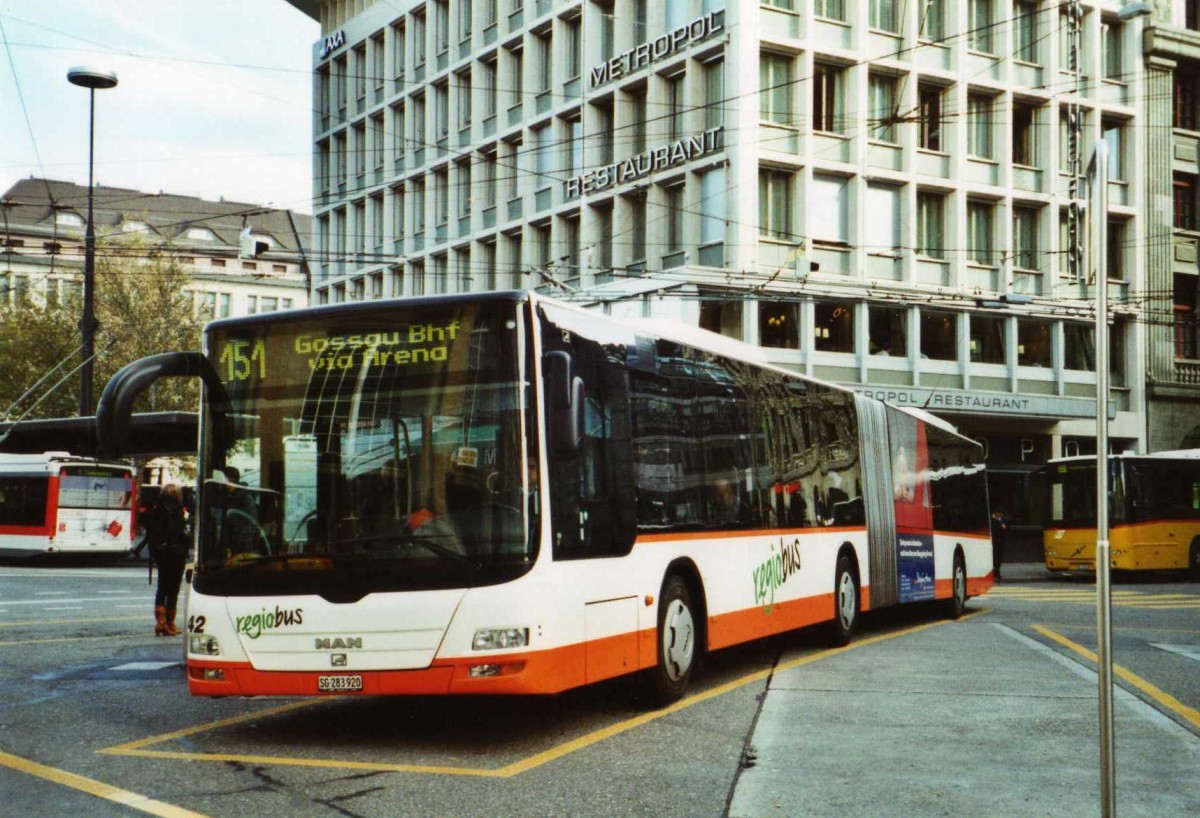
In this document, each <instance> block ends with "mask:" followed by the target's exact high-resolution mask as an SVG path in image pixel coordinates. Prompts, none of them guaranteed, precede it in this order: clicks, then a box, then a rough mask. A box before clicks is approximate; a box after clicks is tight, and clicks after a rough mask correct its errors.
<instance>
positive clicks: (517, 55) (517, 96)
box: [508, 48, 525, 108]
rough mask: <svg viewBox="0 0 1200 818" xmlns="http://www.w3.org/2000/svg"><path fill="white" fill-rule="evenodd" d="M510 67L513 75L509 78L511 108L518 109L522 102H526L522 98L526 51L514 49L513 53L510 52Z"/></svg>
mask: <svg viewBox="0 0 1200 818" xmlns="http://www.w3.org/2000/svg"><path fill="white" fill-rule="evenodd" d="M508 66H509V69H510V71H509V73H510V74H511V76H510V78H509V94H510V100H511V101H510V102H509V107H510V108H516V107H517V106H519V105H520V104H521V103H522V102H524V97H522V96H521V95H522V94H523V93H524V91H525V51H524V49H520V48H514V49H513V50H512V51H510V52H508Z"/></svg>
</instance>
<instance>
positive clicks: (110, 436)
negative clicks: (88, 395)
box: [96, 352, 228, 457]
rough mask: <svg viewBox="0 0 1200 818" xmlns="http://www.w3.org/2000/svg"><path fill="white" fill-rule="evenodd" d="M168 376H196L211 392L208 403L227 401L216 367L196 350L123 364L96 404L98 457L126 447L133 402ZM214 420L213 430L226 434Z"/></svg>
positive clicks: (108, 455)
mask: <svg viewBox="0 0 1200 818" xmlns="http://www.w3.org/2000/svg"><path fill="white" fill-rule="evenodd" d="M172 377H185V378H199V379H200V380H202V381H204V385H205V386H207V387H208V389H209V390H211V391H212V392H213V398H212V402H221V403H224V402H227V401H228V396H227V394H226V392H225V385H224V384H223V383H221V378H220V376H219V375H218V374H217V370H216V369H214V368H213V365H212V363H211V362H210V361H209V360H208V358H205V357H204V355H203V354H202V353H200V352H164V353H162V354H161V355H150V356H149V357H146V358H140V359H138V360H136V361H134V362H133V363H131V364H126V365H125V366H123V367H121V369H119V370H117V374H115V375H113V376H112V379H111V380H109V382H108V385H106V386H105V387H104V393H103V394H102V395H101V396H100V402H99V403H98V404H97V405H96V438H97V441H98V443H99V446H100V454H101V456H102V457H120V456H121V455H122V454H123V453H124V452H125V451H127V450H128V449H129V422H130V417H131V416H132V414H133V404H134V401H136V400H137V398H138V396H139V395H141V394H142V392H144V391H146V389H148V388H149V387H150V385H151V384H153V383H154V382H155V381H158V380H160V379H162V378H172ZM215 420H216V422H217V429H216V430H215V431H216V432H217V433H218V434H223V433H227V431H228V430H226V429H225V428H224V424H223V419H222V418H216V419H215Z"/></svg>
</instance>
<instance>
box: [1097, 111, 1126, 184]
mask: <svg viewBox="0 0 1200 818" xmlns="http://www.w3.org/2000/svg"><path fill="white" fill-rule="evenodd" d="M1101 127H1102V128H1103V129H1104V141H1105V142H1106V143H1108V179H1109V181H1110V182H1123V181H1125V147H1124V143H1125V139H1124V123H1122V122H1120V121H1118V120H1112V119H1105V120H1103V121H1102V122H1101Z"/></svg>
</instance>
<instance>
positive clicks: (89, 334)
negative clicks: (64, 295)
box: [79, 88, 96, 417]
mask: <svg viewBox="0 0 1200 818" xmlns="http://www.w3.org/2000/svg"><path fill="white" fill-rule="evenodd" d="M95 142H96V89H95V88H89V89H88V204H87V208H88V210H87V228H86V232H85V233H84V238H83V248H84V249H83V318H82V319H81V320H80V322H79V329H80V331H81V333H82V335H83V342H82V347H83V352H82V355H83V369H82V370H81V374H80V383H79V414H80V416H81V417H85V416H87V415H90V414H91V413H92V357H93V355H92V353H93V350H94V349H95V346H96V316H95V311H94V307H95V304H94V302H95V298H96V294H95V284H96V282H95V278H96V230H95V226H94V223H93V221H92V184H93V183H92V166H93V157H94V153H95Z"/></svg>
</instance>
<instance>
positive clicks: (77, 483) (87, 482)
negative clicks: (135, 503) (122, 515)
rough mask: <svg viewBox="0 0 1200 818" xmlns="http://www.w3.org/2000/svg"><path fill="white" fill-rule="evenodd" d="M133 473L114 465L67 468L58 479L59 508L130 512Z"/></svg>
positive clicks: (64, 468) (63, 469)
mask: <svg viewBox="0 0 1200 818" xmlns="http://www.w3.org/2000/svg"><path fill="white" fill-rule="evenodd" d="M132 498H133V472H131V471H130V470H129V469H120V468H114V467H111V466H107V467H106V466H64V467H63V468H62V469H61V471H60V472H59V478H58V506H59V508H101V509H127V508H129V507H130V503H131V502H132Z"/></svg>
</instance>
